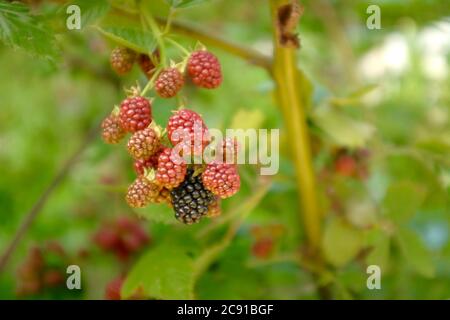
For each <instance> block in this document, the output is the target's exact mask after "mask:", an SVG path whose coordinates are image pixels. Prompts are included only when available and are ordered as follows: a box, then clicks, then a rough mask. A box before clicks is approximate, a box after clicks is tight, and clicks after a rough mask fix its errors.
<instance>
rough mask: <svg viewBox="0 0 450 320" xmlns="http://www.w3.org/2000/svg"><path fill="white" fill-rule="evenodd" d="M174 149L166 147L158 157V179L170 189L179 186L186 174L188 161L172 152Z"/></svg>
mask: <svg viewBox="0 0 450 320" xmlns="http://www.w3.org/2000/svg"><path fill="white" fill-rule="evenodd" d="M172 151H173V149H171V148H165V149H164V150H163V151H162V152H161V154H160V155H159V157H158V166H157V169H156V180H157V181H158V183H159V184H160V185H161V186H163V187H166V188H168V189H172V188H175V187H177V186H178V185H179V184H180V183H181V182H183V180H184V177H185V176H186V170H187V165H186V161H185V160H184V159H183V158H182V157H180V156H179V155H177V154H176V153H175V152H172Z"/></svg>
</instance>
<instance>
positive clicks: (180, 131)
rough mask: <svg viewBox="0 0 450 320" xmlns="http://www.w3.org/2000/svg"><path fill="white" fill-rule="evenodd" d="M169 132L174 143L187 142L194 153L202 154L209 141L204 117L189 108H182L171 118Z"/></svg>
mask: <svg viewBox="0 0 450 320" xmlns="http://www.w3.org/2000/svg"><path fill="white" fill-rule="evenodd" d="M167 133H168V136H169V140H170V142H172V144H173V145H177V144H179V143H183V144H186V146H187V147H188V149H189V147H190V148H191V149H192V150H191V151H193V152H194V154H201V152H202V151H203V149H204V148H205V147H206V146H207V145H208V143H209V132H208V128H207V127H206V125H205V123H204V122H203V119H202V117H201V116H200V115H199V114H198V113H196V112H195V111H192V110H189V109H181V110H179V111H177V112H176V113H174V114H173V115H172V116H171V117H170V118H169V122H168V124H167Z"/></svg>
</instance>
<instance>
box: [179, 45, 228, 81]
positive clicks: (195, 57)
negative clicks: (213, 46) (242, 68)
mask: <svg viewBox="0 0 450 320" xmlns="http://www.w3.org/2000/svg"><path fill="white" fill-rule="evenodd" d="M187 70H188V73H189V75H190V76H191V78H192V81H193V82H194V84H196V85H197V86H199V87H202V88H206V89H214V88H217V87H218V86H220V84H221V83H222V70H221V67H220V62H219V60H218V59H217V57H216V56H215V55H213V54H212V53H211V52H209V51H206V50H199V51H194V52H193V53H192V54H191V56H190V57H189V60H188V64H187Z"/></svg>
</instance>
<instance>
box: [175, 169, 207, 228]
mask: <svg viewBox="0 0 450 320" xmlns="http://www.w3.org/2000/svg"><path fill="white" fill-rule="evenodd" d="M170 196H171V200H172V206H173V209H174V210H175V218H177V219H178V220H179V221H181V222H183V223H186V224H193V223H197V222H199V221H200V219H201V218H202V217H203V216H205V215H206V214H207V212H208V207H209V206H210V205H211V204H212V203H213V202H214V201H215V196H214V194H213V193H212V192H211V191H208V190H206V189H205V187H204V186H203V183H202V177H201V175H197V176H194V170H192V169H190V170H189V171H188V173H187V175H186V179H185V180H184V181H183V183H182V184H181V185H179V186H178V187H177V188H175V189H173V190H172V191H171V192H170Z"/></svg>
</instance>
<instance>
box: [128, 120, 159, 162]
mask: <svg viewBox="0 0 450 320" xmlns="http://www.w3.org/2000/svg"><path fill="white" fill-rule="evenodd" d="M159 146H160V140H159V135H158V134H157V132H156V131H155V130H154V129H153V128H150V127H147V128H145V129H144V130H140V131H137V132H135V133H134V134H133V135H132V136H131V138H130V140H129V141H128V145H127V147H128V152H129V153H130V155H131V156H132V157H133V158H135V159H147V158H149V157H150V156H152V155H153V154H155V153H156V152H157V151H158V150H159Z"/></svg>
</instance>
